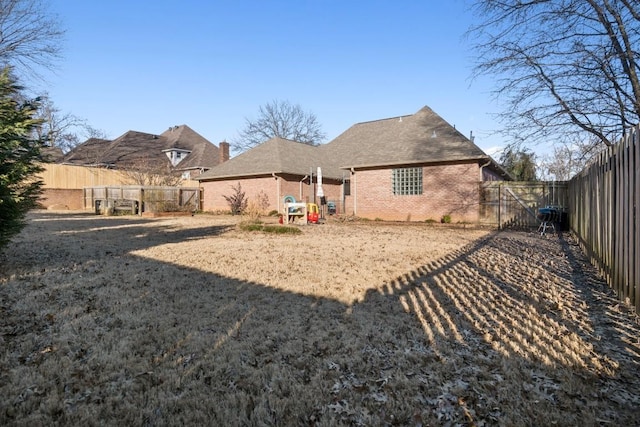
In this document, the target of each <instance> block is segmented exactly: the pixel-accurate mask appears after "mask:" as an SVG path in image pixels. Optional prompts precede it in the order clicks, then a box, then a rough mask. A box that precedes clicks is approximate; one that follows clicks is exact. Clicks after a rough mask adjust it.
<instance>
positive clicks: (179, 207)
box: [83, 185, 202, 215]
mask: <svg viewBox="0 0 640 427" xmlns="http://www.w3.org/2000/svg"><path fill="white" fill-rule="evenodd" d="M83 199H84V208H85V209H96V212H98V211H100V210H102V209H104V208H109V207H111V208H115V209H117V208H118V207H123V206H125V207H128V210H129V209H130V210H131V211H132V212H134V213H138V214H140V215H142V213H143V212H154V213H158V212H177V211H196V210H201V209H202V206H201V200H202V198H201V195H200V188H199V187H143V186H139V185H123V186H98V187H88V188H85V189H83Z"/></svg>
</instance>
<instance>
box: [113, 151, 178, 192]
mask: <svg viewBox="0 0 640 427" xmlns="http://www.w3.org/2000/svg"><path fill="white" fill-rule="evenodd" d="M121 171H122V174H123V175H124V176H125V177H126V178H127V180H128V181H129V182H130V183H131V184H134V185H143V186H168V187H175V186H178V185H180V183H181V182H182V176H181V174H180V173H179V172H175V171H173V170H172V169H171V166H170V164H169V163H168V162H167V163H166V164H160V163H159V162H158V161H157V160H152V159H147V158H140V159H137V160H135V161H132V162H129V163H128V164H127V165H126V166H125V167H123V168H122V169H121Z"/></svg>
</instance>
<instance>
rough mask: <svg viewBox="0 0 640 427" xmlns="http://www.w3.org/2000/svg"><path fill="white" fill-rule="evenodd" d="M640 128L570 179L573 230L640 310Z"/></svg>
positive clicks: (620, 291)
mask: <svg viewBox="0 0 640 427" xmlns="http://www.w3.org/2000/svg"><path fill="white" fill-rule="evenodd" d="M639 140H640V126H637V127H635V128H634V129H632V131H631V132H630V133H629V134H628V135H627V136H626V137H625V138H624V139H623V140H622V141H620V142H619V143H618V144H616V145H614V146H613V147H609V149H608V150H606V151H604V152H602V153H600V154H599V155H598V156H597V158H596V159H595V160H594V162H592V163H591V164H590V165H589V166H588V167H587V168H585V169H584V170H583V171H582V172H580V173H579V174H578V175H576V176H575V177H574V178H573V179H572V180H571V181H569V205H570V222H571V228H572V229H573V231H574V232H575V233H576V235H577V236H578V238H579V239H580V244H581V246H582V248H583V250H584V251H585V252H586V253H587V255H588V256H589V257H590V258H591V262H592V263H593V264H595V265H596V266H597V267H598V268H599V269H600V271H601V273H602V274H603V276H604V277H605V278H606V280H607V282H608V283H609V286H611V287H612V288H613V289H614V290H615V291H616V292H617V294H618V297H619V298H620V299H622V300H626V299H628V300H629V301H630V303H631V304H632V305H634V306H635V309H636V313H640V247H639V245H640V223H639V221H640V185H639V184H640V147H638V145H639V144H640V141H639Z"/></svg>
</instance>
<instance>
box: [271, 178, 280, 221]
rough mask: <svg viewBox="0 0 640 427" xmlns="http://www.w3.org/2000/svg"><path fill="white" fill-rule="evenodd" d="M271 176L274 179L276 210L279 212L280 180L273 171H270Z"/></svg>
mask: <svg viewBox="0 0 640 427" xmlns="http://www.w3.org/2000/svg"><path fill="white" fill-rule="evenodd" d="M271 176H272V177H273V178H274V179H275V180H276V200H277V202H276V210H277V211H278V212H280V181H279V180H278V175H276V173H275V172H271Z"/></svg>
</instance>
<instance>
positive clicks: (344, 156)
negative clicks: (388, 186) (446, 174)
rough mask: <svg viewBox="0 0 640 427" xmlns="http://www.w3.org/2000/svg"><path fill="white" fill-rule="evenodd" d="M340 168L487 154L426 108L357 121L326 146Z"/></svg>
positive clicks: (455, 158)
mask: <svg viewBox="0 0 640 427" xmlns="http://www.w3.org/2000/svg"><path fill="white" fill-rule="evenodd" d="M326 150H327V151H328V153H329V154H328V155H329V156H330V157H333V158H336V159H340V166H341V167H342V168H352V167H355V168H366V167H384V166H392V165H403V164H416V163H439V162H460V161H470V160H479V159H487V158H488V156H487V155H486V154H485V153H484V152H483V151H482V150H481V149H480V148H479V147H478V146H476V145H475V144H474V143H473V142H471V141H470V140H469V139H468V138H466V137H465V136H464V135H462V134H461V133H460V132H458V131H457V130H456V129H455V128H454V127H453V126H451V125H450V124H449V123H447V122H446V121H445V120H444V119H443V118H442V117H440V116H439V115H438V114H436V113H435V112H433V110H431V109H430V108H429V107H424V108H422V109H421V110H420V111H418V112H417V113H415V114H413V115H409V116H400V117H395V118H390V119H383V120H375V121H371V122H364V123H358V124H355V125H353V126H351V127H350V128H349V129H347V130H346V131H345V132H344V133H342V134H341V135H339V136H338V137H337V138H335V139H334V140H333V141H331V142H330V143H328V144H327V145H326Z"/></svg>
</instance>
